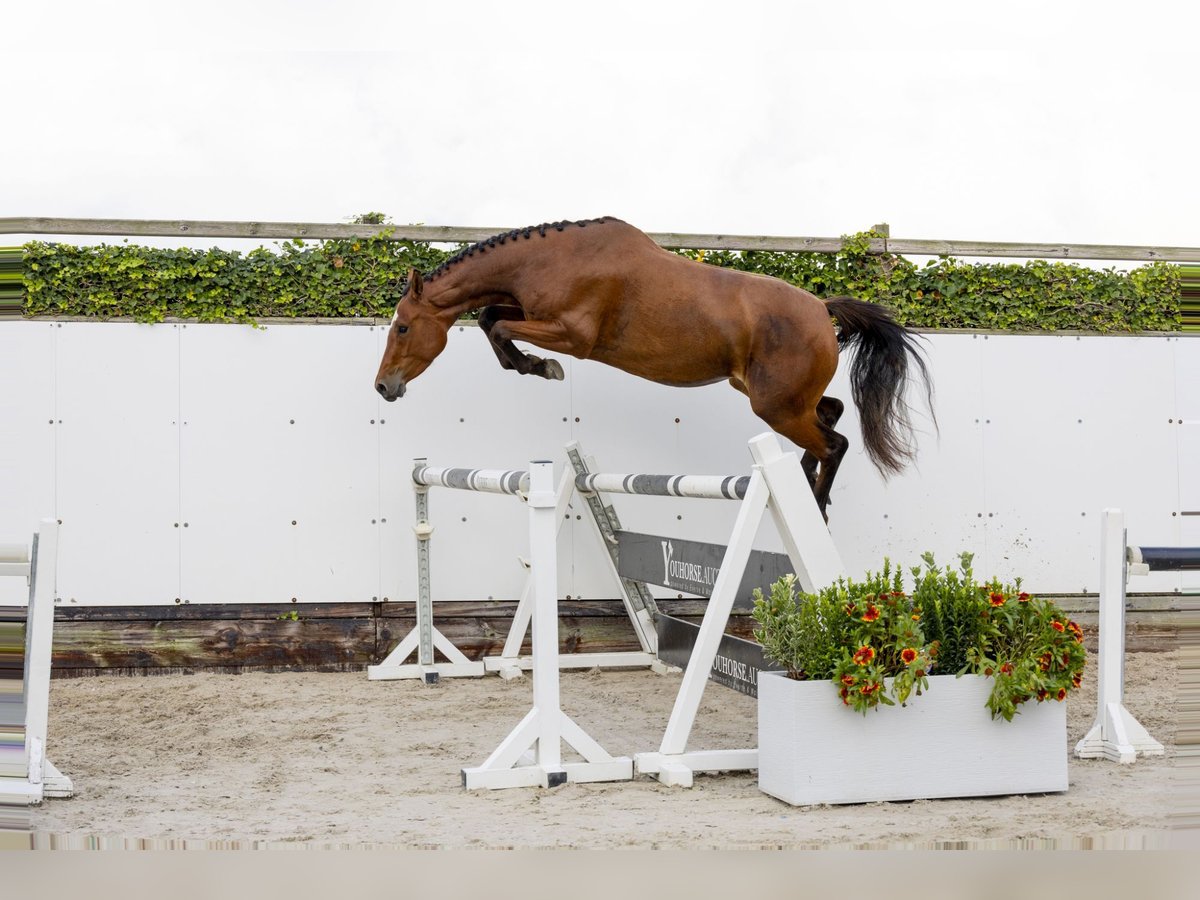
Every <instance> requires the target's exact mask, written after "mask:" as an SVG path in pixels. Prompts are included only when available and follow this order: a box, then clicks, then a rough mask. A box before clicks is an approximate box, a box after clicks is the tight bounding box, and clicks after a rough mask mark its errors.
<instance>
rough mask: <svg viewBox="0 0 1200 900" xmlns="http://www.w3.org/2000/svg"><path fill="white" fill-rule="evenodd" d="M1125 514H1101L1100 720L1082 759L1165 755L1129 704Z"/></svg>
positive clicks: (1079, 752) (1080, 750) (1081, 747)
mask: <svg viewBox="0 0 1200 900" xmlns="http://www.w3.org/2000/svg"><path fill="white" fill-rule="evenodd" d="M1126 553H1127V551H1126V543H1125V516H1124V514H1123V513H1122V512H1121V510H1119V509H1106V510H1104V512H1103V513H1102V514H1101V517H1100V637H1099V641H1098V643H1099V651H1100V662H1099V663H1098V664H1097V666H1096V668H1097V670H1098V676H1097V677H1098V682H1097V685H1096V722H1095V724H1094V725H1093V726H1092V728H1091V730H1090V731H1088V733H1087V735H1086V736H1084V738H1083V740H1081V741H1080V742H1079V743H1078V744H1076V745H1075V755H1076V756H1078V757H1080V758H1082V759H1095V758H1098V757H1104V758H1105V759H1109V760H1112V761H1113V762H1120V763H1131V762H1133V761H1134V760H1135V759H1137V756H1138V754H1139V753H1140V754H1142V755H1143V756H1161V755H1162V754H1163V746H1162V744H1160V743H1159V742H1158V741H1156V740H1154V739H1153V738H1152V737H1150V735H1149V733H1147V731H1146V729H1145V728H1143V727H1142V725H1141V723H1140V722H1138V720H1137V719H1135V718H1134V717H1133V716H1132V715H1130V713H1129V710H1127V709H1126V708H1125V586H1126V576H1127V564H1126Z"/></svg>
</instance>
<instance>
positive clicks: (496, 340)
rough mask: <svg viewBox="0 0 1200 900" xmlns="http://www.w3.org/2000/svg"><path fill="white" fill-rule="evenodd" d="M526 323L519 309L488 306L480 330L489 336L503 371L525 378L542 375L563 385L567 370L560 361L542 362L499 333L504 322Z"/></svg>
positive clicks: (502, 330) (480, 314) (547, 360)
mask: <svg viewBox="0 0 1200 900" xmlns="http://www.w3.org/2000/svg"><path fill="white" fill-rule="evenodd" d="M524 321H525V312H524V310H522V309H521V307H519V306H485V307H484V308H483V309H482V310H481V311H480V313H479V327H480V328H482V329H483V333H484V334H485V335H487V339H488V343H490V344H491V345H492V350H493V351H495V353H496V359H498V360H500V365H501V367H503V368H505V369H513V370H515V371H517V372H519V373H521V374H522V375H538V376H540V377H542V378H549V379H550V380H552V381H562V380H563V369H562V366H561V365H560V364H559V362H558V360H554V359H542V358H541V357H540V356H532V355H531V354H528V353H525V352H523V351H521V350H518V349H517V346H516V344H514V343H513V342H512V338H510V337H508V336H507V334H506V332H505V330H504V329H501V330H500V333H497V332H496V325H497V324H499V323H500V322H524Z"/></svg>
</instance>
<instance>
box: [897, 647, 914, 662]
mask: <svg viewBox="0 0 1200 900" xmlns="http://www.w3.org/2000/svg"><path fill="white" fill-rule="evenodd" d="M916 658H917V651H916V650H914V649H913V648H912V647H905V648H904V649H903V650H901V651H900V659H901V660H902V661H903V662H904V664H905V665H906V666H908V665H912V663H913V661H914V660H916Z"/></svg>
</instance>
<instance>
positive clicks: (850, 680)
mask: <svg viewBox="0 0 1200 900" xmlns="http://www.w3.org/2000/svg"><path fill="white" fill-rule="evenodd" d="M854 682H855V678H854V676H853V675H843V676H842V684H844V685H846V687H853V686H854Z"/></svg>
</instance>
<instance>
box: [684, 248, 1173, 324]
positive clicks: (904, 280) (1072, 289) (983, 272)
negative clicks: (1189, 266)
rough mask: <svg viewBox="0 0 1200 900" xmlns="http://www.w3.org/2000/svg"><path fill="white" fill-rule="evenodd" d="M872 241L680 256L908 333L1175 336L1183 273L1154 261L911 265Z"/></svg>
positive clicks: (948, 261)
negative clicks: (840, 304) (873, 248)
mask: <svg viewBox="0 0 1200 900" xmlns="http://www.w3.org/2000/svg"><path fill="white" fill-rule="evenodd" d="M876 236H877V235H875V234H873V233H871V232H865V233H863V234H858V235H853V236H850V237H845V238H843V249H842V252H840V253H838V254H836V255H832V256H831V255H829V254H821V253H774V252H763V251H719V252H711V251H710V252H704V251H696V252H691V251H684V254H685V255H687V256H689V257H691V258H693V259H703V260H704V261H705V262H706V263H709V264H711V265H718V266H724V267H727V268H732V269H738V270H739V271H743V272H757V273H760V274H763V275H773V276H775V277H776V278H782V279H784V280H785V281H789V282H791V283H792V284H796V285H799V286H800V287H803V288H805V289H806V290H809V291H812V292H813V293H814V294H816V295H817V296H819V297H829V296H833V295H836V294H849V295H850V296H853V297H859V298H861V299H863V300H872V301H875V302H878V303H883V304H885V305H887V306H889V307H890V308H891V309H892V310H893V311H894V312H895V313H896V316H897V318H898V319H899V320H900V321H901V322H903V323H904V324H906V325H909V326H912V327H914V328H980V329H995V330H998V331H1100V332H1109V331H1178V330H1179V328H1180V274H1179V272H1180V270H1179V267H1178V266H1175V265H1172V264H1171V263H1165V262H1155V263H1150V264H1148V265H1144V266H1139V267H1138V268H1135V269H1133V270H1131V271H1129V272H1118V271H1116V270H1115V269H1104V270H1096V269H1090V268H1087V267H1085V266H1080V265H1075V264H1073V263H1061V262H1046V261H1044V260H1034V261H1031V262H1027V263H1023V264H1019V263H1017V264H1014V263H966V262H962V261H960V260H957V259H950V258H942V259H937V260H934V261H932V262H929V263H927V264H926V265H924V266H917V265H916V264H915V263H913V262H911V261H909V260H907V259H904V258H903V257H899V256H891V255H882V256H881V255H878V254H872V253H869V252H867V240H868V239H869V238H871V237H876Z"/></svg>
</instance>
